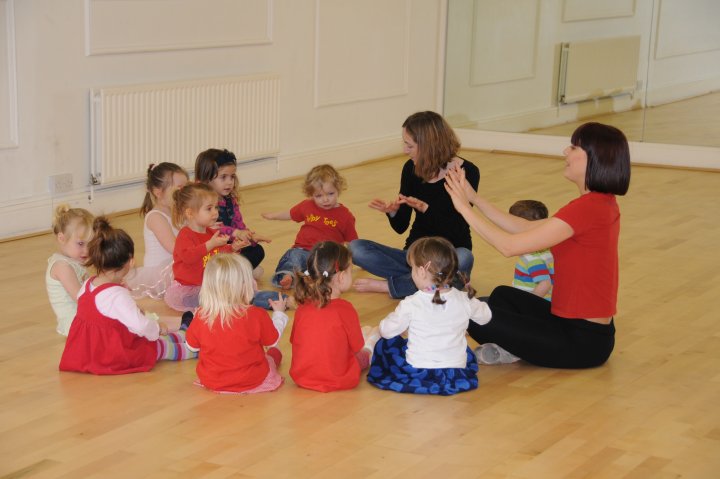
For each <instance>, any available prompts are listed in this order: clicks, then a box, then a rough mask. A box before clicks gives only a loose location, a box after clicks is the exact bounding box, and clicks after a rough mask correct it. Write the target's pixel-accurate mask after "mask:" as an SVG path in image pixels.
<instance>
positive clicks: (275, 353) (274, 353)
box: [265, 346, 282, 368]
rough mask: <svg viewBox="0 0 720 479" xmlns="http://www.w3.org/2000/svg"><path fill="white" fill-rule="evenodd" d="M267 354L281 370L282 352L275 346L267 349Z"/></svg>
mask: <svg viewBox="0 0 720 479" xmlns="http://www.w3.org/2000/svg"><path fill="white" fill-rule="evenodd" d="M265 354H267V355H268V356H270V357H271V358H272V359H273V361H275V367H276V368H279V367H280V363H281V362H282V352H281V351H280V350H279V349H278V348H276V347H275V346H272V347H269V348H267V351H265Z"/></svg>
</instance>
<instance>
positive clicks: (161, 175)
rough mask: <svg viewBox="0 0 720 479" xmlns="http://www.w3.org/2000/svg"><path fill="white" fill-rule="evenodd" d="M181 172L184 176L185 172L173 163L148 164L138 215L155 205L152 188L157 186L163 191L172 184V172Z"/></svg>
mask: <svg viewBox="0 0 720 479" xmlns="http://www.w3.org/2000/svg"><path fill="white" fill-rule="evenodd" d="M174 173H182V174H183V175H185V177H187V176H188V174H187V172H186V171H185V170H183V169H182V167H181V166H178V165H176V164H175V163H168V162H162V163H158V164H157V165H156V164H151V165H150V166H148V170H147V179H146V180H145V190H146V193H145V199H144V200H143V203H142V206H140V216H145V215H146V214H148V213H149V212H150V210H152V209H153V208H154V207H155V199H154V197H153V196H154V195H153V192H152V190H154V189H155V188H159V189H160V190H161V191H164V190H165V189H166V188H168V187H169V186H171V185H172V181H173V174H174Z"/></svg>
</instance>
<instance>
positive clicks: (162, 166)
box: [125, 162, 188, 299]
mask: <svg viewBox="0 0 720 479" xmlns="http://www.w3.org/2000/svg"><path fill="white" fill-rule="evenodd" d="M187 181H188V174H187V172H186V171H185V170H184V169H183V168H182V167H180V166H178V165H176V164H174V163H166V162H164V163H159V164H157V165H150V167H149V168H148V171H147V181H146V183H145V185H146V188H147V193H145V199H144V200H143V204H142V206H141V207H140V215H142V216H144V217H145V222H144V226H143V237H144V239H145V257H144V259H143V265H142V267H139V268H134V269H133V270H132V271H130V273H129V274H128V275H127V277H126V278H125V284H126V285H127V287H128V288H129V289H130V292H131V294H132V296H133V297H134V298H135V299H139V298H142V297H143V296H148V297H150V298H152V299H162V298H163V296H164V295H165V291H166V290H167V288H168V286H169V285H170V283H172V280H173V271H172V262H173V256H172V253H173V249H174V248H175V237H176V236H177V234H178V230H177V228H175V227H174V226H173V224H172V221H171V219H170V211H171V208H172V194H173V191H175V190H177V189H178V188H180V187H182V186H183V185H184V184H185V183H187Z"/></svg>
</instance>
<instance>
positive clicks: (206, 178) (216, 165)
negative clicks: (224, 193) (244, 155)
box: [195, 148, 240, 197]
mask: <svg viewBox="0 0 720 479" xmlns="http://www.w3.org/2000/svg"><path fill="white" fill-rule="evenodd" d="M226 165H234V166H237V158H236V157H235V153H233V152H232V151H229V150H219V149H217V148H209V149H207V150H205V151H202V152H200V154H199V155H198V156H197V158H196V159H195V180H196V181H199V182H201V183H210V182H211V181H212V180H214V179H215V178H217V175H218V170H219V169H220V167H221V166H226ZM239 190H240V184H239V182H238V180H237V178H235V187H234V188H233V192H232V193H231V195H234V196H235V197H238V196H239V192H240V191H239Z"/></svg>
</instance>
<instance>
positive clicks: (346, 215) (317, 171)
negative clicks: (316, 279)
mask: <svg viewBox="0 0 720 479" xmlns="http://www.w3.org/2000/svg"><path fill="white" fill-rule="evenodd" d="M345 188H346V181H345V178H343V177H342V176H340V173H338V172H337V170H335V168H333V167H332V166H331V165H320V166H316V167H314V168H313V169H312V170H310V172H309V173H308V174H307V176H305V182H304V183H303V193H305V196H306V197H307V199H305V200H303V201H301V202H300V203H298V204H296V205H295V206H293V207H292V208H291V209H290V210H289V211H278V212H276V213H263V214H262V216H263V218H265V219H268V220H293V221H295V222H297V223H301V222H302V223H303V224H302V226H300V231H298V234H297V236H296V237H295V244H293V246H292V248H290V249H289V250H287V252H286V253H285V254H284V255H283V256H282V258H280V262H279V263H278V265H277V268H275V274H274V275H273V278H272V284H273V285H274V286H276V287H280V288H282V289H290V288H292V286H293V277H294V274H295V273H296V272H297V271H302V270H304V269H305V263H306V262H307V259H308V256H309V255H310V249H312V247H313V246H315V244H316V243H318V242H319V241H335V242H336V243H349V242H350V241H352V240H355V239H357V237H358V235H357V231H355V217H354V216H353V215H352V213H350V210H348V209H347V208H346V207H345V206H344V205H342V204H340V203H338V198H339V196H340V192H341V191H342V190H344V189H345Z"/></svg>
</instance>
